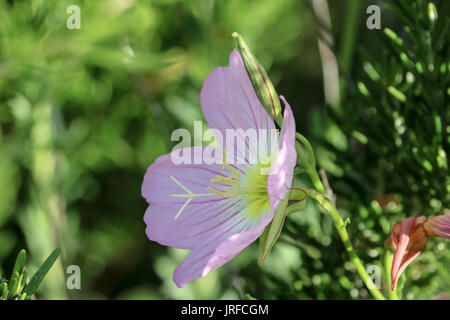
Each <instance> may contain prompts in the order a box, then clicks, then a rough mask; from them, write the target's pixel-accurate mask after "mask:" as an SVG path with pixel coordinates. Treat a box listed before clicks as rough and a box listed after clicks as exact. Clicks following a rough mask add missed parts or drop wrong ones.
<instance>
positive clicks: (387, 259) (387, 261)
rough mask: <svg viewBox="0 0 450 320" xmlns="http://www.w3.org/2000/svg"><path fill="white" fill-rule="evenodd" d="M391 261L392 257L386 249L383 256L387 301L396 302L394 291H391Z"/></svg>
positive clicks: (396, 297)
mask: <svg viewBox="0 0 450 320" xmlns="http://www.w3.org/2000/svg"><path fill="white" fill-rule="evenodd" d="M392 259H393V255H392V252H391V250H390V249H386V252H385V254H384V266H385V272H386V278H387V279H388V288H389V300H398V295H397V291H396V290H391V283H392V278H391V268H392Z"/></svg>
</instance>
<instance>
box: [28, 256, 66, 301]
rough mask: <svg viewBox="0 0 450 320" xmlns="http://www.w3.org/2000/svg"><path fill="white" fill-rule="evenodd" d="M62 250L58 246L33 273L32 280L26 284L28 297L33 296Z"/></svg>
mask: <svg viewBox="0 0 450 320" xmlns="http://www.w3.org/2000/svg"><path fill="white" fill-rule="evenodd" d="M60 252H61V249H60V248H56V249H55V250H54V251H53V252H52V253H51V254H50V255H49V256H48V258H47V259H46V260H45V261H44V263H43V264H42V265H41V266H40V268H39V269H38V271H36V273H35V274H34V275H33V277H32V278H31V280H30V282H29V283H28V284H27V285H26V287H25V289H24V292H25V293H26V294H27V297H31V296H32V295H33V294H34V293H35V292H36V290H37V288H38V287H39V285H40V284H41V282H42V280H43V279H44V277H45V275H46V274H47V273H48V271H49V270H50V268H51V267H52V266H53V264H54V263H55V261H56V259H58V256H59V253H60Z"/></svg>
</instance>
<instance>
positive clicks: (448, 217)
mask: <svg viewBox="0 0 450 320" xmlns="http://www.w3.org/2000/svg"><path fill="white" fill-rule="evenodd" d="M423 227H424V228H425V231H426V232H427V234H428V235H430V236H434V237H441V238H446V239H450V213H447V214H444V215H440V216H436V217H431V218H428V220H427V221H426V222H425V223H424V224H423Z"/></svg>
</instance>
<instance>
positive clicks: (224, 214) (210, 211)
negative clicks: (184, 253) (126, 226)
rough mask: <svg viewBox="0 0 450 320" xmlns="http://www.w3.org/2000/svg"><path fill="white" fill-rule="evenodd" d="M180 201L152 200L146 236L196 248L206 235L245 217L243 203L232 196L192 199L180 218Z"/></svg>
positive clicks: (175, 244)
mask: <svg viewBox="0 0 450 320" xmlns="http://www.w3.org/2000/svg"><path fill="white" fill-rule="evenodd" d="M179 209H180V205H178V204H173V203H167V204H161V203H155V204H150V206H149V207H148V209H147V211H146V212H145V215H144V222H145V224H146V225H147V228H146V230H145V233H146V234H147V237H148V238H149V239H150V240H152V241H156V242H158V243H160V244H162V245H165V246H170V247H174V248H179V249H193V248H195V247H196V246H198V245H201V244H202V243H203V242H204V241H203V240H204V239H205V238H208V237H211V236H212V235H214V234H217V233H218V232H220V231H221V229H224V228H226V227H227V226H229V225H230V224H232V223H234V222H235V221H237V219H242V213H241V211H242V204H241V203H240V202H239V201H235V200H233V199H225V198H223V199H222V200H221V201H215V202H205V203H190V204H188V205H187V206H186V207H185V208H184V210H183V212H182V213H181V214H180V216H179V217H178V218H177V219H174V216H175V215H176V213H177V212H178V210H179Z"/></svg>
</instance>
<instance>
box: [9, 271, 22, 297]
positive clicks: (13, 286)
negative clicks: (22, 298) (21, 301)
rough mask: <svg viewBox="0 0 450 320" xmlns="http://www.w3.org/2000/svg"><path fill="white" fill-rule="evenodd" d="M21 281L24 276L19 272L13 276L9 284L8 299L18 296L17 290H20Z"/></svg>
mask: <svg viewBox="0 0 450 320" xmlns="http://www.w3.org/2000/svg"><path fill="white" fill-rule="evenodd" d="M21 281H22V275H21V274H19V273H18V272H17V271H16V272H14V273H13V275H12V276H11V281H10V282H9V286H8V296H7V299H12V298H13V297H14V296H15V295H17V289H18V288H19V284H20V282H21Z"/></svg>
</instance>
